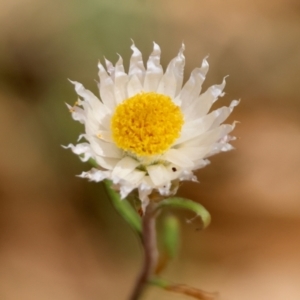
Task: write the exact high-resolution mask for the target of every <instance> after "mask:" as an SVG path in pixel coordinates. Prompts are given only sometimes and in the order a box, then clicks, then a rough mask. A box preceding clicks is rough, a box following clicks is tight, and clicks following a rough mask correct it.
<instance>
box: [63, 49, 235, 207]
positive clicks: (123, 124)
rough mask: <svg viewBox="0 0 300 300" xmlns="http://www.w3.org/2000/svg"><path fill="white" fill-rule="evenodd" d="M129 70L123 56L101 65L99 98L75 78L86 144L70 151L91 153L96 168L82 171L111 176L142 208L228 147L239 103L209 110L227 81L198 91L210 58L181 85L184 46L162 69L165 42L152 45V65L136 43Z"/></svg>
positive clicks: (76, 113) (76, 111)
mask: <svg viewBox="0 0 300 300" xmlns="http://www.w3.org/2000/svg"><path fill="white" fill-rule="evenodd" d="M131 49H132V51H133V54H132V56H131V59H130V67H129V72H128V73H126V72H125V71H124V67H123V61H122V58H121V57H119V60H118V61H117V63H116V65H115V66H113V65H112V63H111V62H109V61H108V60H105V63H106V68H105V67H104V66H103V65H102V64H101V63H99V64H98V68H99V78H100V83H99V85H98V86H99V91H100V99H99V98H97V97H96V96H95V95H94V94H93V93H91V92H90V91H88V90H86V89H85V88H84V87H83V85H82V84H80V83H78V82H74V81H72V83H73V84H74V86H75V90H76V92H77V94H78V95H79V97H80V99H79V100H78V101H77V102H76V105H74V106H70V105H68V107H69V109H70V111H71V113H72V117H73V119H74V120H76V121H79V122H81V123H83V124H84V125H85V133H84V134H82V135H81V136H80V138H82V137H83V138H85V140H86V141H87V142H85V143H79V144H77V145H73V144H69V145H68V146H67V147H66V148H71V150H72V151H73V152H74V153H75V154H77V155H80V158H81V159H82V160H83V161H87V160H89V159H90V158H93V159H94V160H95V161H96V163H97V165H98V166H99V167H98V168H92V169H91V170H90V171H88V172H83V173H82V174H81V175H80V176H81V177H85V178H88V179H90V180H93V181H97V182H98V181H102V180H104V179H110V180H112V181H113V183H114V184H115V185H116V186H117V188H118V189H119V191H120V194H121V197H122V198H125V197H126V196H127V195H128V194H129V193H130V192H132V191H133V190H134V189H137V190H138V193H139V198H140V200H141V201H142V207H143V208H145V206H146V205H147V204H148V202H149V195H150V194H151V193H152V192H156V193H159V194H160V195H162V196H169V195H171V194H174V193H175V192H176V190H177V187H178V184H174V183H178V182H179V181H183V180H193V181H196V180H197V179H196V177H195V176H194V174H193V171H194V170H197V169H199V168H202V167H204V166H206V165H207V164H208V163H209V161H208V159H207V158H208V157H209V156H211V155H214V154H216V153H219V152H222V151H228V150H231V149H232V148H233V147H232V146H231V145H230V144H229V142H230V141H231V140H232V139H233V138H232V137H230V136H229V135H228V134H229V133H230V132H231V131H232V130H233V128H234V124H233V125H229V124H221V123H223V122H224V121H225V119H226V118H227V117H228V116H229V114H230V113H231V112H232V110H233V108H234V107H235V106H236V105H237V104H238V101H236V100H233V101H232V102H231V104H230V105H229V106H228V107H222V108H219V109H217V110H214V111H211V112H209V111H210V109H211V106H212V104H213V103H214V102H215V101H216V100H217V99H218V97H222V96H223V94H224V93H223V89H224V87H225V79H224V80H223V82H222V83H221V84H219V85H213V86H211V87H210V88H208V89H207V90H206V91H205V92H204V93H202V94H201V86H202V83H203V81H204V79H205V76H206V73H207V71H208V62H207V60H206V58H205V59H204V60H203V62H202V66H201V67H200V68H196V69H194V70H193V71H192V73H191V76H190V78H189V79H188V81H187V82H186V83H185V84H184V86H183V87H182V82H183V70H184V64H185V57H184V55H183V51H184V45H182V47H181V49H180V51H179V54H178V55H177V57H175V58H174V59H173V60H171V62H170V63H169V65H168V67H167V69H166V71H165V72H163V68H162V67H161V65H160V54H161V51H160V47H159V46H158V45H157V44H155V43H154V48H153V52H152V53H151V55H150V57H149V59H148V62H147V67H146V68H145V67H144V64H143V60H142V54H141V52H140V51H139V50H138V49H137V47H136V46H135V45H134V44H133V45H132V46H131Z"/></svg>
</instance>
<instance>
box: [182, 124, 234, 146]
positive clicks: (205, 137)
mask: <svg viewBox="0 0 300 300" xmlns="http://www.w3.org/2000/svg"><path fill="white" fill-rule="evenodd" d="M233 128H234V125H229V124H222V125H221V126H219V127H217V128H214V129H212V130H210V131H207V132H205V133H203V134H201V135H199V136H197V137H195V138H191V139H190V140H187V141H185V142H184V143H183V145H184V146H186V147H204V146H210V145H212V144H214V143H216V142H217V141H218V140H220V139H222V138H223V137H224V136H226V135H227V134H228V133H229V132H230V131H232V130H233Z"/></svg>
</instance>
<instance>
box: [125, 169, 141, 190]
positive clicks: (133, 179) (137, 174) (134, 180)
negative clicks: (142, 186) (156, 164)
mask: <svg viewBox="0 0 300 300" xmlns="http://www.w3.org/2000/svg"><path fill="white" fill-rule="evenodd" d="M145 175H146V173H145V172H143V171H139V170H133V171H132V172H130V173H129V174H128V175H126V177H125V178H124V180H126V181H127V182H129V183H130V184H132V185H134V186H135V187H136V186H137V185H138V184H139V183H140V182H141V181H142V179H143V178H144V176H145Z"/></svg>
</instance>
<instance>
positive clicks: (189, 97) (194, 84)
mask: <svg viewBox="0 0 300 300" xmlns="http://www.w3.org/2000/svg"><path fill="white" fill-rule="evenodd" d="M208 68H209V65H208V62H207V60H206V58H204V59H203V61H202V66H201V68H196V69H194V70H193V71H192V73H191V76H190V78H189V80H188V81H187V82H186V83H185V85H184V87H183V88H182V90H181V91H180V93H179V95H178V98H180V99H181V100H182V105H181V107H182V108H185V107H189V105H190V104H191V103H192V101H193V100H194V98H195V97H198V96H199V94H200V92H201V87H202V83H203V82H204V80H205V76H206V73H207V71H208Z"/></svg>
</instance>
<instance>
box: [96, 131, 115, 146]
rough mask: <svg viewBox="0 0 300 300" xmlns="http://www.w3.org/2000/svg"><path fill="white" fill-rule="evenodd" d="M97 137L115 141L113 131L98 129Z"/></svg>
mask: <svg viewBox="0 0 300 300" xmlns="http://www.w3.org/2000/svg"><path fill="white" fill-rule="evenodd" d="M96 136H97V138H99V139H100V140H103V141H105V142H109V143H114V140H113V138H112V135H111V131H108V130H98V131H97V133H96Z"/></svg>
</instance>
